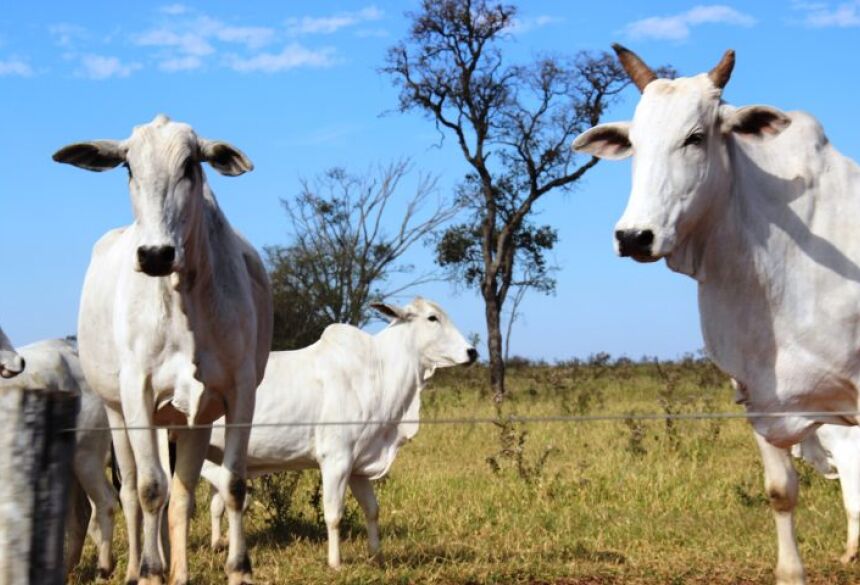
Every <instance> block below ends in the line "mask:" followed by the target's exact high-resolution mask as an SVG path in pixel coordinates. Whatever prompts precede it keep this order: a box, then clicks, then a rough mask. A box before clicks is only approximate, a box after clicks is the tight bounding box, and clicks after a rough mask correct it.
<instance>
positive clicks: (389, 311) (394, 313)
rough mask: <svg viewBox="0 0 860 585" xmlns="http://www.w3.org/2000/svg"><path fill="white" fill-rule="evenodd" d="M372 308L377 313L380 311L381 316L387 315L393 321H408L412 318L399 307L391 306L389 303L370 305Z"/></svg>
mask: <svg viewBox="0 0 860 585" xmlns="http://www.w3.org/2000/svg"><path fill="white" fill-rule="evenodd" d="M370 307H371V308H372V309H374V310H376V311H379V312H380V313H381V314H383V315H385V316H386V317H388V318H389V319H391V320H392V321H394V320H395V319H401V320H403V321H406V320H408V319H409V317H410V316H411V315H410V314H409V313H407V312H406V311H405V310H403V309H401V308H400V307H397V306H395V305H389V304H387V303H370Z"/></svg>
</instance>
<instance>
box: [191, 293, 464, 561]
mask: <svg viewBox="0 0 860 585" xmlns="http://www.w3.org/2000/svg"><path fill="white" fill-rule="evenodd" d="M373 306H374V308H375V309H377V310H378V311H380V312H382V313H384V314H385V315H387V316H388V317H390V319H391V324H390V325H389V326H388V327H387V328H385V329H384V330H382V331H380V332H379V333H377V334H376V335H370V334H368V333H365V332H363V331H361V330H360V329H358V328H356V327H352V326H350V325H330V326H329V327H328V328H326V330H325V332H323V334H322V337H321V338H320V340H319V341H317V342H316V343H314V344H313V345H311V346H309V347H306V348H304V349H300V350H297V351H278V352H273V353H272V354H271V356H270V357H269V365H268V368H267V369H266V377H265V378H264V379H263V383H262V384H260V388H259V390H258V393H257V407H256V411H255V412H254V424H255V425H260V426H255V427H254V430H253V431H252V433H251V442H250V444H249V447H248V473H249V475H250V476H252V477H253V476H260V475H265V474H267V473H273V472H276V471H282V470H287V469H306V468H309V467H319V468H320V471H321V475H322V491H323V512H324V516H325V522H326V527H327V528H328V542H329V547H328V564H329V565H330V566H331V567H332V568H335V569H336V568H338V567H340V535H339V529H338V527H339V525H340V520H341V517H342V515H343V507H344V496H345V495H346V486H347V483H348V484H349V487H350V489H351V490H352V493H353V495H355V498H356V499H357V500H358V503H359V504H360V505H361V508H362V510H364V514H365V516H366V518H367V536H368V547H369V550H370V554H371V556H372V557H375V556H377V554H378V553H379V528H378V523H377V522H378V514H379V506H378V504H377V502H376V496H375V495H374V493H373V487H372V485H371V483H370V482H371V481H372V480H375V479H379V478H381V477H383V476H384V475H385V474H386V473H388V470H389V469H390V468H391V465H392V464H393V463H394V457H395V456H396V455H397V450H398V449H399V448H400V446H401V445H403V444H404V443H405V442H406V441H407V440H409V439H411V438H412V437H414V436H415V434H416V433H417V432H418V423H417V420H418V415H419V408H420V405H421V402H420V401H421V390H422V389H423V388H424V386H425V384H426V383H427V381H428V380H429V379H430V377H431V376H432V375H433V373H434V372H435V370H436V368H444V367H449V366H455V365H457V364H469V363H472V362H474V361H475V359H476V358H477V356H478V352H477V351H476V350H475V348H474V347H472V346H471V345H470V344H469V343H468V342H467V341H466V340H465V339H463V336H462V335H461V334H460V332H459V331H458V330H457V328H456V327H455V326H454V324H453V323H452V322H451V321H450V319H449V318H448V316H447V315H446V314H445V312H444V311H443V310H442V309H441V308H440V307H439V306H438V305H436V304H435V303H432V302H430V301H427V300H424V299H421V298H416V299H415V300H414V301H412V303H411V304H409V305H407V306H406V307H403V308H399V307H394V306H391V305H385V304H375V305H373ZM402 420H405V421H415V422H398V421H402ZM307 421H311V422H320V423H326V422H344V421H350V422H353V421H355V422H357V423H358V424H354V425H329V426H324V425H321V426H316V425H312V424H311V425H303V424H301V423H303V422H307ZM376 421H392V422H387V423H385V424H377V422H376ZM268 423H298V425H297V426H268V427H267V426H265V425H266V424H268ZM223 449H224V431H223V428H221V429H216V430H214V431H213V434H212V445H211V448H210V454H209V459H210V460H213V461H216V462H219V461H220V456H221V453H222V451H223ZM203 476H204V477H206V478H207V479H210V478H211V479H210V481H211V480H214V479H216V478H217V477H218V467H217V466H216V465H215V464H213V463H210V462H209V461H207V462H206V463H205V464H204V467H203ZM213 483H215V482H213ZM215 485H216V486H217V483H216V484H215ZM219 493H220V495H219V494H214V495H213V498H212V508H211V511H212V546H213V547H214V548H216V549H217V548H218V547H219V546H220V541H221V537H220V534H221V515H222V514H223V510H224V504H223V497H224V496H225V495H226V494H224V491H223V489H219ZM231 528H232V526H231Z"/></svg>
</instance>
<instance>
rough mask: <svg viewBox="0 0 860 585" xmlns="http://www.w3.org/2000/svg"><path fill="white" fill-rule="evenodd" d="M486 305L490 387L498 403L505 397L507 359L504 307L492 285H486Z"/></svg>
mask: <svg viewBox="0 0 860 585" xmlns="http://www.w3.org/2000/svg"><path fill="white" fill-rule="evenodd" d="M484 306H485V314H486V317H487V351H488V353H489V358H490V388H491V389H492V391H493V400H494V401H495V402H497V403H498V402H501V401H502V400H503V399H504V398H505V360H504V357H503V353H502V325H501V311H502V308H501V306H499V301H498V298H497V297H496V291H495V290H493V287H492V286H485V287H484Z"/></svg>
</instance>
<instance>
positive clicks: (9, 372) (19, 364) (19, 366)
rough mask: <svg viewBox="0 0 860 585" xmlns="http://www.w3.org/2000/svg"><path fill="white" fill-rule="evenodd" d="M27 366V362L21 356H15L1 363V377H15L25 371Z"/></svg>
mask: <svg viewBox="0 0 860 585" xmlns="http://www.w3.org/2000/svg"><path fill="white" fill-rule="evenodd" d="M26 367H27V362H25V361H24V358H22V357H21V356H15V357H14V358H12V359H11V360H9V361H8V363H0V377H2V378H14V377H15V376H17V375H18V374H20V373H21V372H23V371H24V368H26Z"/></svg>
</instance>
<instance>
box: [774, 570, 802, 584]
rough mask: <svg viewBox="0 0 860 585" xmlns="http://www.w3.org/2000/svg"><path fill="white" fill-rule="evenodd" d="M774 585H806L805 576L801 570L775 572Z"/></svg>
mask: <svg viewBox="0 0 860 585" xmlns="http://www.w3.org/2000/svg"><path fill="white" fill-rule="evenodd" d="M775 575H776V585H806V575H805V574H804V572H803V569H802V568H800V569H797V570H792V571H780V570H776V571H775Z"/></svg>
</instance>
